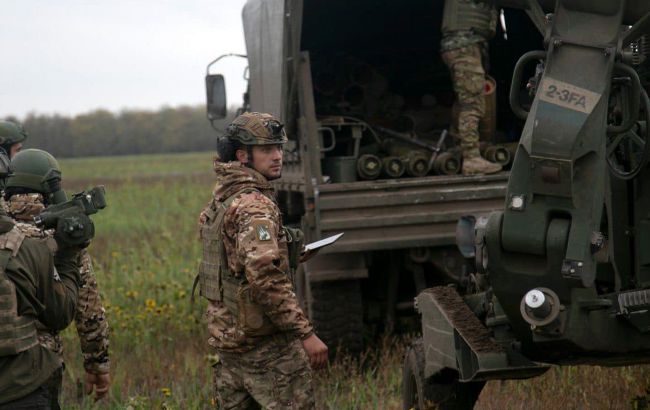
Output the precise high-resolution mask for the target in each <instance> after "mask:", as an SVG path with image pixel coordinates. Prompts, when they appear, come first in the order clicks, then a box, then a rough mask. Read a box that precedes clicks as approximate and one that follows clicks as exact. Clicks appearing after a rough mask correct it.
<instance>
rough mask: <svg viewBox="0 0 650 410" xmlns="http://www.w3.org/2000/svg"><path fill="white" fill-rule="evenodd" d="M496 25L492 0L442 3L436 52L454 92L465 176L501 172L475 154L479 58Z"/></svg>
mask: <svg viewBox="0 0 650 410" xmlns="http://www.w3.org/2000/svg"><path fill="white" fill-rule="evenodd" d="M496 23H497V10H496V8H495V6H494V1H493V0H445V8H444V12H443V18H442V42H441V45H440V51H441V53H442V59H443V61H444V62H445V64H447V67H449V71H450V72H451V77H452V82H453V85H454V92H455V93H456V102H455V103H454V110H453V112H454V118H453V123H452V124H453V125H452V128H455V131H456V132H457V134H458V137H459V138H460V141H461V143H460V145H461V149H462V152H463V168H462V170H463V174H465V175H470V174H492V173H495V172H499V171H501V165H499V164H495V163H492V162H490V161H487V160H486V159H484V158H482V157H481V154H480V152H479V122H480V120H481V118H482V117H483V115H485V96H484V87H485V69H484V67H483V56H484V57H485V58H486V59H487V48H488V40H489V39H490V38H492V37H493V36H494V33H495V30H496Z"/></svg>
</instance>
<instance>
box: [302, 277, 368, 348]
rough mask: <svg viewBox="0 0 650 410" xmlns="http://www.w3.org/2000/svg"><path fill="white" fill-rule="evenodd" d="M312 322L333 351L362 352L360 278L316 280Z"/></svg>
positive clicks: (313, 285) (312, 302) (312, 296)
mask: <svg viewBox="0 0 650 410" xmlns="http://www.w3.org/2000/svg"><path fill="white" fill-rule="evenodd" d="M310 285H311V286H310V290H311V303H310V305H311V309H310V312H311V321H312V323H313V324H314V327H315V330H316V334H317V335H318V337H319V338H320V339H321V340H323V342H325V344H326V345H327V346H328V348H329V351H330V354H331V355H333V354H335V353H336V351H338V350H341V351H344V352H348V353H351V354H358V353H360V352H361V350H362V348H363V304H362V300H361V284H360V282H359V280H336V281H326V282H314V283H311V284H310Z"/></svg>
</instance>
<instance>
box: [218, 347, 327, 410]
mask: <svg viewBox="0 0 650 410" xmlns="http://www.w3.org/2000/svg"><path fill="white" fill-rule="evenodd" d="M219 356H220V361H219V362H218V363H216V364H215V365H214V388H215V391H216V396H217V397H216V402H217V407H218V408H219V409H259V408H260V406H261V407H262V408H265V409H313V408H314V407H315V404H314V394H313V387H312V378H311V369H310V367H309V360H308V358H307V353H306V352H305V350H304V349H303V347H302V343H300V341H298V340H295V339H294V340H293V341H289V340H287V339H286V338H281V337H275V338H272V339H270V340H267V341H265V342H264V343H262V344H261V345H260V346H258V348H257V349H255V350H253V351H250V352H248V353H241V354H233V353H222V354H220V355H219Z"/></svg>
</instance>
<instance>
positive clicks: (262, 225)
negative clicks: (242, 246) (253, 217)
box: [253, 219, 271, 242]
mask: <svg viewBox="0 0 650 410" xmlns="http://www.w3.org/2000/svg"><path fill="white" fill-rule="evenodd" d="M270 227H271V221H269V220H265V219H262V220H257V221H255V222H253V229H254V230H255V237H256V238H257V240H258V241H262V242H263V241H270V240H271V230H270Z"/></svg>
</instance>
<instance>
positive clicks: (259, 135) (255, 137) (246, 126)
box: [225, 112, 288, 145]
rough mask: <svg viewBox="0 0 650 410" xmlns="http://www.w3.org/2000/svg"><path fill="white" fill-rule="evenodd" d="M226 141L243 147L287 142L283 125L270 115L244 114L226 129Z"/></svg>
mask: <svg viewBox="0 0 650 410" xmlns="http://www.w3.org/2000/svg"><path fill="white" fill-rule="evenodd" d="M225 136H226V137H227V138H228V139H230V140H235V141H239V142H240V143H242V144H243V145H274V144H284V143H286V142H287V141H288V139H287V133H286V131H285V129H284V125H283V124H282V123H280V121H278V120H277V119H276V118H275V117H273V116H272V115H270V114H263V113H259V112H246V113H244V114H242V115H240V116H238V117H237V118H235V119H234V121H233V122H232V123H231V124H230V125H229V126H228V128H227V129H226V135H225Z"/></svg>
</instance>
